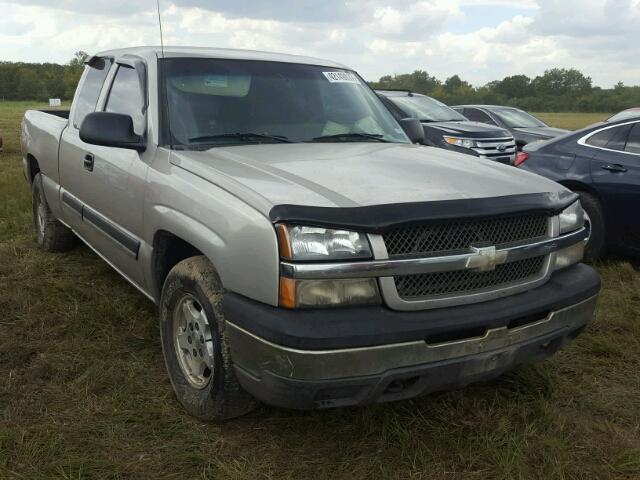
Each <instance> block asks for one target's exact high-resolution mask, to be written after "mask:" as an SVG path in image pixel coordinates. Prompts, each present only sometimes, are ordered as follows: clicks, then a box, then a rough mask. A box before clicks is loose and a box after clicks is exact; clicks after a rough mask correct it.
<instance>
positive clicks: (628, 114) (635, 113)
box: [607, 108, 640, 122]
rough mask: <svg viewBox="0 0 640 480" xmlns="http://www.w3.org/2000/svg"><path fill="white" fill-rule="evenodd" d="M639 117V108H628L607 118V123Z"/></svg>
mask: <svg viewBox="0 0 640 480" xmlns="http://www.w3.org/2000/svg"><path fill="white" fill-rule="evenodd" d="M635 117H640V108H630V109H628V110H623V111H622V112H619V113H616V114H615V115H613V116H611V117H609V118H607V122H617V121H618V120H626V119H627V118H635Z"/></svg>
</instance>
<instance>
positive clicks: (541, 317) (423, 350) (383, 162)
mask: <svg viewBox="0 0 640 480" xmlns="http://www.w3.org/2000/svg"><path fill="white" fill-rule="evenodd" d="M416 122H417V121H415V120H411V119H406V121H405V119H402V120H400V121H397V120H396V119H394V117H393V116H392V115H391V114H390V113H389V111H388V110H386V109H385V107H384V105H383V104H382V103H381V101H380V99H379V98H378V97H377V96H376V95H375V93H374V92H373V91H372V90H371V89H370V88H369V87H368V86H367V84H366V83H365V82H364V81H363V80H362V79H361V77H359V76H358V75H357V73H355V72H354V71H353V70H351V69H349V68H347V67H345V66H342V65H339V64H336V63H333V62H329V61H325V60H319V59H315V58H306V57H297V56H289V55H277V54H268V53H263V52H250V51H236V50H217V49H198V48H165V49H164V52H162V51H161V50H160V49H159V48H151V47H148V48H132V49H123V50H113V51H108V52H104V53H100V54H98V55H96V56H94V57H92V58H91V59H90V60H89V61H88V64H87V66H86V69H85V72H84V74H83V76H82V79H81V80H80V83H79V86H78V89H77V92H76V95H75V98H74V100H73V104H72V107H71V110H70V111H69V112H60V111H57V112H40V111H28V112H27V113H26V114H25V117H24V121H23V124H22V149H23V159H24V170H25V176H26V178H27V180H28V181H29V182H30V184H31V186H32V191H33V218H34V227H35V232H36V235H37V240H38V243H39V244H40V245H41V246H42V247H43V248H44V249H45V250H48V251H62V250H66V249H69V248H71V247H73V246H74V245H75V244H76V243H77V241H76V240H77V239H78V238H79V239H81V240H82V241H84V242H85V243H86V244H87V245H89V246H90V247H91V248H92V249H93V250H95V252H96V253H97V254H98V255H100V256H101V257H102V258H103V259H104V260H105V261H106V262H108V263H109V264H110V265H111V266H113V268H115V269H116V270H117V271H118V272H119V273H120V274H121V275H122V276H123V277H124V278H126V279H127V280H128V281H129V282H131V283H132V284H133V285H134V286H135V287H136V288H137V289H139V290H140V291H141V292H142V293H143V294H144V295H146V296H147V297H149V298H150V299H151V300H152V301H153V302H155V303H156V304H157V305H158V308H159V316H160V331H161V338H162V348H163V352H164V358H165V361H166V367H167V370H168V372H169V376H170V378H171V382H172V384H173V387H174V389H175V392H176V395H177V398H178V400H179V401H180V402H181V403H182V404H183V405H184V406H185V408H186V409H187V410H188V411H189V412H190V413H191V414H193V415H195V416H197V417H199V418H203V419H210V420H222V419H226V418H230V417H234V416H237V415H241V414H243V413H246V412H248V411H249V410H251V408H252V407H253V406H254V405H255V403H256V399H257V400H260V401H263V402H265V403H267V404H271V405H276V406H283V407H290V408H302V409H307V408H325V407H334V406H346V405H359V404H367V403H373V402H386V401H391V400H398V399H405V398H410V397H414V396H416V395H419V394H424V393H427V392H432V391H436V390H444V389H452V388H458V387H461V386H464V385H466V384H468V383H470V382H474V381H478V380H483V379H487V378H491V377H494V376H496V375H499V374H501V373H503V372H505V371H506V370H508V369H511V368H513V367H514V366H515V365H518V364H522V363H526V362H531V361H534V360H537V359H541V358H544V357H546V356H548V355H551V354H552V353H553V352H555V351H556V350H557V349H558V348H559V347H561V346H562V345H564V344H566V343H567V342H569V341H570V340H571V339H573V338H575V337H576V336H577V335H578V334H579V333H580V332H581V331H582V330H583V329H584V328H585V326H586V325H587V323H588V322H589V320H590V318H591V317H592V314H593V312H594V307H595V303H596V298H597V295H598V292H599V289H600V280H599V277H598V275H597V274H596V273H595V271H594V270H593V269H591V268H590V267H588V266H586V265H584V264H582V263H580V262H581V259H582V255H583V244H584V239H585V237H586V235H587V232H586V230H585V228H584V226H583V223H584V222H583V211H582V208H581V206H580V204H579V202H578V197H577V196H576V195H574V194H573V193H571V192H570V191H568V190H566V189H565V188H563V187H561V186H560V185H558V184H556V183H553V182H551V181H549V180H546V179H544V178H542V177H539V176H537V175H534V174H531V173H528V172H524V171H519V170H517V169H514V168H512V167H509V166H505V165H500V164H498V163H495V162H491V161H487V160H480V159H477V158H474V157H470V156H467V155H462V154H459V153H456V152H451V151H446V150H441V149H436V148H432V147H424V146H420V145H417V144H416V143H419V142H420V141H421V140H422V138H421V135H422V134H423V132H422V128H420V125H419V123H418V125H416Z"/></svg>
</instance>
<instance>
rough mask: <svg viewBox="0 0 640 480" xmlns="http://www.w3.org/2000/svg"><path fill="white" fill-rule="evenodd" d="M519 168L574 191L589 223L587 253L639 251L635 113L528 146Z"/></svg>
mask: <svg viewBox="0 0 640 480" xmlns="http://www.w3.org/2000/svg"><path fill="white" fill-rule="evenodd" d="M520 155H521V157H519V158H518V161H519V163H520V165H519V166H520V167H521V168H524V169H526V170H529V171H531V172H535V173H538V174H540V175H543V176H545V177H547V178H550V179H552V180H555V181H557V182H559V183H561V184H562V185H564V186H566V187H568V188H570V189H571V190H573V191H574V192H577V193H579V194H580V196H581V202H582V206H583V208H584V210H585V212H586V216H587V220H588V224H589V226H590V230H591V233H590V237H589V241H588V244H587V248H586V255H587V257H590V258H596V257H598V256H600V255H602V254H603V253H604V251H605V249H606V248H607V246H612V247H613V246H615V247H622V248H624V249H626V250H631V251H633V252H634V253H636V254H638V253H640V213H639V210H640V116H637V117H635V118H634V119H631V120H621V121H618V122H614V123H611V122H605V123H599V124H596V125H591V126H589V127H586V128H584V129H582V130H578V131H576V132H571V133H569V134H566V135H563V136H561V137H558V138H555V139H553V140H548V141H546V142H537V143H532V144H530V145H527V146H526V147H525V148H524V151H523V152H522V153H521V154H520Z"/></svg>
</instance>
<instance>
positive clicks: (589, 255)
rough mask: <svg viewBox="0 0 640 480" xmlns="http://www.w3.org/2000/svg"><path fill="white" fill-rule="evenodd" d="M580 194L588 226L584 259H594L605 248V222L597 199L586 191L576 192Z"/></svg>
mask: <svg viewBox="0 0 640 480" xmlns="http://www.w3.org/2000/svg"><path fill="white" fill-rule="evenodd" d="M576 193H578V194H579V195H580V203H581V204H582V208H583V209H584V211H585V212H586V218H585V221H586V222H587V223H588V225H587V226H588V228H589V241H588V242H587V245H586V246H585V250H584V257H585V259H586V260H595V259H597V258H599V257H601V256H602V255H604V253H605V251H606V248H607V238H606V224H605V220H604V214H603V212H602V207H601V206H600V202H599V201H598V199H597V198H596V197H595V196H593V195H591V194H590V193H587V192H576Z"/></svg>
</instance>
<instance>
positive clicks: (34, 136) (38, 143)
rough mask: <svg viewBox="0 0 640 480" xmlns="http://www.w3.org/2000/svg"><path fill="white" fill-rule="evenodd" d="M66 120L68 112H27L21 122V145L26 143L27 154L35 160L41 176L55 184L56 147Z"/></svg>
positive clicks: (56, 179) (56, 178) (56, 171)
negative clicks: (27, 147)
mask: <svg viewBox="0 0 640 480" xmlns="http://www.w3.org/2000/svg"><path fill="white" fill-rule="evenodd" d="M68 118H69V111H68V110H27V111H26V112H25V114H24V119H23V120H22V145H27V143H28V145H29V154H30V155H31V156H32V157H33V158H35V159H36V160H37V163H38V166H39V168H40V171H41V172H42V174H43V175H45V176H47V177H49V178H50V179H52V180H54V181H55V182H56V183H57V182H58V146H59V144H60V137H61V136H62V132H63V131H64V129H65V128H67V125H68V123H69V120H68ZM28 179H29V180H31V178H28Z"/></svg>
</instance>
